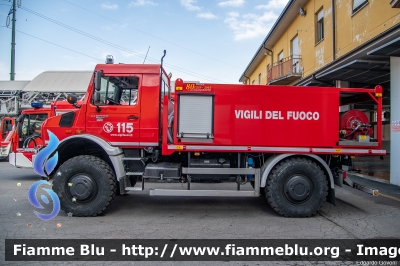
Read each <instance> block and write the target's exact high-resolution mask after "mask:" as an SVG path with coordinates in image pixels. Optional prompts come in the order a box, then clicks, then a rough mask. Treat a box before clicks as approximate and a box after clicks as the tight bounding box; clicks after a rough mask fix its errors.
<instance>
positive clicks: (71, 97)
mask: <svg viewBox="0 0 400 266" xmlns="http://www.w3.org/2000/svg"><path fill="white" fill-rule="evenodd" d="M67 101H68V103H70V104H72V105H75V104H76V102H77V101H78V98H77V97H76V96H75V95H74V94H68V97H67Z"/></svg>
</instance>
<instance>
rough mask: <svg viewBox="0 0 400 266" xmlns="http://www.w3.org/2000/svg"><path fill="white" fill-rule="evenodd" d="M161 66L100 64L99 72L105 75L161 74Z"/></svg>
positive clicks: (97, 68) (97, 67)
mask: <svg viewBox="0 0 400 266" xmlns="http://www.w3.org/2000/svg"><path fill="white" fill-rule="evenodd" d="M160 67H161V65H158V64H98V65H97V66H96V69H95V70H96V71H97V70H103V72H104V73H105V74H114V75H117V74H127V75H129V74H133V75H134V74H160Z"/></svg>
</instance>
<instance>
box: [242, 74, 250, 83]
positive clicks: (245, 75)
mask: <svg viewBox="0 0 400 266" xmlns="http://www.w3.org/2000/svg"><path fill="white" fill-rule="evenodd" d="M243 77H245V78H247V79H248V80H249V85H250V78H249V77H247V76H246V75H243Z"/></svg>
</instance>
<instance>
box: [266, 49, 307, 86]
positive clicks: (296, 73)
mask: <svg viewBox="0 0 400 266" xmlns="http://www.w3.org/2000/svg"><path fill="white" fill-rule="evenodd" d="M301 76H302V68H301V56H299V55H295V56H289V57H286V58H284V59H282V60H281V61H279V62H276V63H274V64H273V65H272V67H270V68H268V69H267V84H275V85H288V84H291V83H293V82H294V81H296V80H298V79H299V78H301Z"/></svg>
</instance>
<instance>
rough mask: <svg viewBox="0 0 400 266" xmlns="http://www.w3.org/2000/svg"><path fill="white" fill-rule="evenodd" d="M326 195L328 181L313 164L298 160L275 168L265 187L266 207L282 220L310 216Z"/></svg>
mask: <svg viewBox="0 0 400 266" xmlns="http://www.w3.org/2000/svg"><path fill="white" fill-rule="evenodd" d="M327 195H328V181H327V178H326V176H325V173H324V171H322V169H321V168H320V167H319V166H318V165H317V164H316V163H315V162H313V161H311V160H308V159H305V158H300V157H298V158H290V159H287V160H285V161H283V162H281V163H279V164H278V165H277V166H275V167H274V169H273V170H272V171H271V173H270V174H269V176H268V180H267V185H266V187H265V197H266V198H267V200H268V203H269V204H270V205H271V207H272V208H273V209H274V210H275V211H276V212H278V213H279V214H281V215H283V216H286V217H309V216H312V215H314V214H315V213H316V212H317V211H318V210H319V209H320V208H321V206H322V204H323V203H324V202H325V201H326V197H327Z"/></svg>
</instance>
